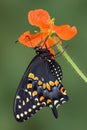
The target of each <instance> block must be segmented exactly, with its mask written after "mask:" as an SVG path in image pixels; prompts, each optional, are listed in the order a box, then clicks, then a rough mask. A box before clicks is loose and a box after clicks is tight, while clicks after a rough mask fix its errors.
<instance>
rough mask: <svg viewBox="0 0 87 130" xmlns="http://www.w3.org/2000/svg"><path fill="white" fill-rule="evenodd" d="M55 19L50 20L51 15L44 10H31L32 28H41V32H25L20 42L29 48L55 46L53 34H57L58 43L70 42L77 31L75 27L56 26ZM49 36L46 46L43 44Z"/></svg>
mask: <svg viewBox="0 0 87 130" xmlns="http://www.w3.org/2000/svg"><path fill="white" fill-rule="evenodd" d="M54 20H55V19H54V18H52V19H51V18H50V15H49V13H48V12H47V11H46V10H43V9H37V10H31V11H29V13H28V21H29V23H30V24H31V25H32V26H37V27H39V28H40V31H39V32H36V33H34V34H31V33H30V31H26V32H24V33H23V34H22V35H21V36H20V37H19V38H18V41H19V42H20V43H21V44H23V45H25V46H27V47H32V48H34V47H36V46H38V45H39V44H40V46H42V48H44V47H45V45H46V47H48V48H49V47H52V46H54V45H55V44H56V43H55V40H54V38H53V37H52V35H53V34H56V35H55V36H57V39H58V43H59V44H62V40H70V39H71V38H73V37H74V36H75V35H76V33H77V29H76V27H75V26H72V27H71V26H69V25H67V24H66V25H60V26H56V25H54ZM47 36H48V38H47V40H46V43H45V45H44V44H43V43H44V41H45V39H46V37H47Z"/></svg>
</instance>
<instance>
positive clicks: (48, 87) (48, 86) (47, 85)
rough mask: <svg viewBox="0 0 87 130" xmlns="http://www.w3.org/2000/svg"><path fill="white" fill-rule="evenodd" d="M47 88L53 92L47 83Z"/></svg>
mask: <svg viewBox="0 0 87 130" xmlns="http://www.w3.org/2000/svg"><path fill="white" fill-rule="evenodd" d="M46 87H47V89H48V90H49V91H50V90H51V88H50V85H49V84H48V83H46Z"/></svg>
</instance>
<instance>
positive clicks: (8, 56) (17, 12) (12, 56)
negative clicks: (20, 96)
mask: <svg viewBox="0 0 87 130" xmlns="http://www.w3.org/2000/svg"><path fill="white" fill-rule="evenodd" d="M37 8H42V9H46V10H48V12H49V13H50V15H51V17H55V18H56V21H55V24H57V25H62V24H66V23H67V24H70V25H76V26H77V28H78V34H77V35H76V37H74V38H73V39H72V40H70V41H64V42H63V44H64V45H67V43H68V44H69V47H68V49H67V53H68V54H69V55H70V56H71V57H72V59H73V60H74V61H75V63H76V64H77V65H78V66H79V68H80V69H81V70H82V71H83V72H84V73H85V74H86V75H87V0H20V1H19V0H14V1H13V0H7V1H6V0H0V130H35V129H37V130H48V129H49V130H54V129H55V130H57V129H58V130H82V129H83V130H87V83H85V82H84V81H83V80H82V79H81V78H80V77H79V76H78V75H77V73H76V72H75V71H74V70H73V69H72V67H71V66H70V65H69V63H68V62H67V61H66V60H65V59H64V57H63V56H60V57H57V58H56V60H57V61H58V62H59V63H60V65H61V67H62V69H63V81H62V82H63V84H64V86H65V88H66V89H67V92H68V95H69V98H70V100H69V102H68V103H65V104H64V105H62V106H61V107H59V108H58V110H59V118H58V119H57V120H56V119H55V118H54V117H53V114H52V112H51V110H50V109H49V108H44V109H42V110H41V111H39V112H38V113H37V114H35V116H33V117H32V118H30V119H29V120H28V121H26V122H24V123H18V122H16V120H15V118H14V115H13V102H14V96H15V92H16V90H17V87H18V84H19V82H20V79H21V77H22V75H23V73H24V71H25V69H26V67H27V66H28V64H29V62H30V61H31V59H32V58H33V57H34V55H35V52H34V50H33V49H29V48H27V47H25V46H23V45H21V44H15V41H16V40H17V38H18V37H19V35H20V34H22V33H23V32H24V31H26V30H28V29H29V30H31V31H32V32H33V30H34V29H35V28H34V27H31V25H30V24H29V23H28V20H27V13H28V11H29V10H31V9H37Z"/></svg>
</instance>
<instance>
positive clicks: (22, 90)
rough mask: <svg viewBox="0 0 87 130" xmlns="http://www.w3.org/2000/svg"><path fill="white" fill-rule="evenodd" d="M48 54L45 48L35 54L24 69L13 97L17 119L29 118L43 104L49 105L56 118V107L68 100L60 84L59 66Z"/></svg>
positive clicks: (60, 71) (21, 120) (43, 105)
mask: <svg viewBox="0 0 87 130" xmlns="http://www.w3.org/2000/svg"><path fill="white" fill-rule="evenodd" d="M50 55H51V54H50V52H47V50H46V53H41V54H39V55H36V56H35V57H34V59H33V60H32V61H31V63H30V64H29V66H28V68H27V69H26V71H25V73H24V76H23V78H22V80H21V82H20V84H19V87H18V90H17V93H16V97H15V103H14V115H15V117H16V120H17V121H20V122H23V121H25V120H27V119H29V118H30V117H31V116H33V115H34V114H35V113H36V112H37V111H38V110H40V109H41V108H42V107H45V106H48V107H50V108H51V109H52V111H53V114H54V116H55V118H57V116H58V113H57V109H56V108H57V107H58V106H59V105H61V104H62V103H64V102H66V101H67V100H68V97H67V95H66V92H65V89H64V87H63V85H62V84H61V80H62V70H61V67H60V65H59V64H58V63H57V62H56V61H55V60H54V59H51V56H50Z"/></svg>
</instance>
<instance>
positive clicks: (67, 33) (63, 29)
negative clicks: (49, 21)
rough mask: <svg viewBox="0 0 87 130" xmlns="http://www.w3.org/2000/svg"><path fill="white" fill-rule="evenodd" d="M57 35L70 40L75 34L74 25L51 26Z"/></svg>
mask: <svg viewBox="0 0 87 130" xmlns="http://www.w3.org/2000/svg"><path fill="white" fill-rule="evenodd" d="M53 28H54V30H55V32H56V33H57V35H58V36H59V37H60V38H61V39H63V40H70V39H71V38H73V37H74V36H75V35H76V34H77V29H76V27H75V26H73V27H70V26H69V25H61V26H54V27H53Z"/></svg>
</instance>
